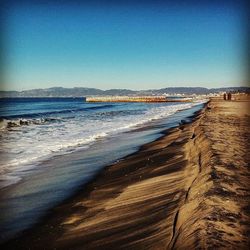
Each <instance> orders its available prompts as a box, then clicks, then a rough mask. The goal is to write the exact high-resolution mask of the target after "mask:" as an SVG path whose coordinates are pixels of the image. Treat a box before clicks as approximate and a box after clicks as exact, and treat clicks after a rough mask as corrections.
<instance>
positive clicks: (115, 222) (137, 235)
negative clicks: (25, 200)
mask: <svg viewBox="0 0 250 250" xmlns="http://www.w3.org/2000/svg"><path fill="white" fill-rule="evenodd" d="M248 105H249V103H248V102H246V101H231V102H229V101H223V100H219V99H213V100H212V101H211V102H210V103H209V104H208V106H207V108H206V109H204V110H203V111H202V112H200V113H199V114H198V115H197V117H196V118H195V119H194V121H193V122H192V123H190V124H185V125H182V126H180V127H178V128H174V129H170V130H167V131H166V135H165V136H164V137H162V138H160V139H158V140H156V141H155V142H152V143H148V144H146V145H144V146H143V147H142V148H141V150H140V151H139V152H137V153H135V154H132V155H130V156H128V157H126V158H124V159H123V160H121V161H120V162H118V163H116V164H114V165H111V166H109V167H107V168H105V169H104V171H102V172H101V174H100V175H99V176H98V177H97V178H96V179H95V180H94V181H92V182H91V183H90V184H89V185H88V186H87V188H86V189H85V190H84V191H83V192H80V193H79V194H77V195H76V196H74V197H73V198H71V199H69V200H68V201H67V202H65V203H64V204H63V205H61V206H58V207H56V208H55V209H54V210H53V211H52V212H51V214H50V215H49V216H48V217H47V218H46V219H44V221H43V222H42V223H41V224H40V225H38V226H36V227H35V228H33V229H32V230H29V231H27V232H26V233H24V234H23V235H22V236H21V237H20V238H18V239H15V240H12V241H11V242H9V243H7V244H5V245H4V249H55V248H56V249H183V248H186V249H194V248H196V247H197V248H202V249H210V248H211V249H214V248H231V249H236V248H238V249H248V248H249V246H250V243H249V239H248V235H249V232H250V225H249V221H250V214H249V211H250V206H249V205H250V203H249V201H250V197H249V191H250V190H249V185H248V183H249V182H250V170H249V150H248V148H250V142H249V129H248V128H249V124H250V121H249V117H250V113H249V111H248V108H249V106H248Z"/></svg>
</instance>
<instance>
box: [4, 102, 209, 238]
mask: <svg viewBox="0 0 250 250" xmlns="http://www.w3.org/2000/svg"><path fill="white" fill-rule="evenodd" d="M205 102H206V100H198V101H195V102H185V103H184V102H166V103H87V102H85V100H84V98H0V219H1V220H0V235H1V236H0V237H1V238H0V241H4V240H7V239H9V238H11V237H14V236H16V235H18V234H19V233H20V232H22V231H23V230H25V229H27V228H30V227H31V226H32V225H34V224H35V223H37V222H39V220H40V219H41V218H42V217H43V216H44V215H45V214H46V212H47V211H48V210H49V209H51V208H53V207H54V206H56V205H57V204H59V203H60V202H63V200H65V199H67V198H68V197H70V196H71V195H72V194H74V192H76V190H79V188H83V189H84V185H86V184H87V183H88V182H89V181H91V180H92V179H93V178H94V177H95V176H96V175H97V174H98V173H99V172H100V171H101V170H102V169H103V168H104V167H105V166H107V165H109V164H113V163H115V162H117V161H120V160H121V159H122V158H124V157H125V156H127V155H129V154H132V153H134V152H136V151H137V150H138V149H139V148H140V146H141V145H143V144H145V143H148V142H151V141H153V140H156V139H157V138H159V137H161V136H162V135H163V132H164V131H165V130H166V129H168V128H171V127H175V126H178V125H179V124H180V123H181V122H183V121H189V120H190V119H191V118H190V117H191V116H192V115H193V114H194V112H196V111H198V110H200V109H201V108H202V107H203V106H204V103H205Z"/></svg>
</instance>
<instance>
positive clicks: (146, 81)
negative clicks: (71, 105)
mask: <svg viewBox="0 0 250 250" xmlns="http://www.w3.org/2000/svg"><path fill="white" fill-rule="evenodd" d="M4 14H5V16H4V28H5V30H4V49H5V53H4V71H3V73H4V76H5V78H4V81H5V85H4V88H5V89H9V90H24V89H32V88H47V87H54V86H62V87H95V88H101V89H110V88H130V89H149V88H163V87H175V86H203V87H224V86H239V85H243V83H244V81H245V79H244V77H245V75H244V68H245V65H244V53H245V51H244V50H245V47H244V45H245V42H246V41H245V39H246V34H245V30H244V29H245V24H244V15H243V12H242V9H241V8H240V5H232V4H227V1H225V3H223V2H222V3H220V4H219V3H217V4H181V3H179V4H175V5H173V4H163V3H161V2H155V3H154V1H152V2H149V1H147V3H144V4H135V3H132V2H130V3H123V4H114V3H113V4H112V3H107V2H106V3H105V4H98V3H96V4H90V3H87V2H85V3H83V4H80V5H79V4H69V2H67V3H66V4H55V3H53V4H31V3H26V4H12V5H9V6H8V7H7V8H6V10H5V11H4Z"/></svg>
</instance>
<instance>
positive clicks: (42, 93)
mask: <svg viewBox="0 0 250 250" xmlns="http://www.w3.org/2000/svg"><path fill="white" fill-rule="evenodd" d="M228 91H236V92H250V88H249V87H231V88H212V89H208V88H201V87H197V88H196V87H172V88H163V89H150V90H138V91H135V90H129V89H109V90H101V89H95V88H62V87H54V88H47V89H31V90H24V91H0V97H85V96H107V95H116V96H121V95H128V96H129V95H162V94H184V95H191V94H197V95H200V94H209V93H212V94H214V93H219V92H228Z"/></svg>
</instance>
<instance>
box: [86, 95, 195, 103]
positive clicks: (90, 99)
mask: <svg viewBox="0 0 250 250" xmlns="http://www.w3.org/2000/svg"><path fill="white" fill-rule="evenodd" d="M187 101H189V102H190V99H188V100H187V99H182V98H177V99H172V98H167V97H166V96H98V97H86V102H187Z"/></svg>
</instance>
